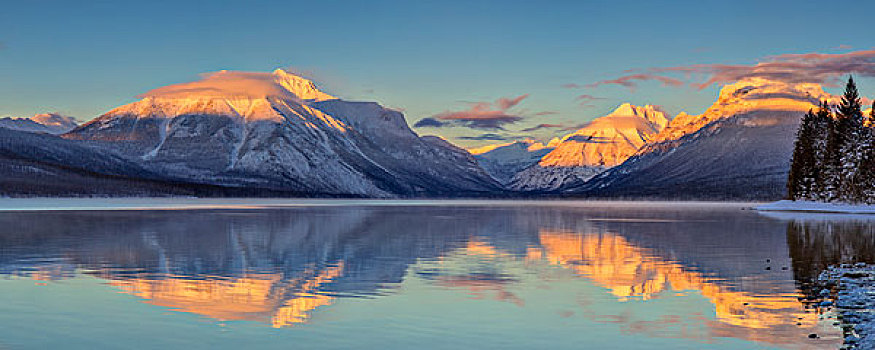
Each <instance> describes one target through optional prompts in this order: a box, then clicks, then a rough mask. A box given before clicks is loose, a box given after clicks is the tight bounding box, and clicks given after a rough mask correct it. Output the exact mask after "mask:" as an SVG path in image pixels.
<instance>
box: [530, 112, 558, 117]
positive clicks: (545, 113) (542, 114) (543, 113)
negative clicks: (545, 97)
mask: <svg viewBox="0 0 875 350" xmlns="http://www.w3.org/2000/svg"><path fill="white" fill-rule="evenodd" d="M554 114H559V112H556V111H543V112H538V113H535V115H536V116H539V117H540V116H544V115H554Z"/></svg>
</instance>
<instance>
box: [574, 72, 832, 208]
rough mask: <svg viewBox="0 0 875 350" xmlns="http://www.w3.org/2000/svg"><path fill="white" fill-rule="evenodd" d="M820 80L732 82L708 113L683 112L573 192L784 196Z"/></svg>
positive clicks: (820, 93) (817, 97)
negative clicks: (796, 145) (632, 152)
mask: <svg viewBox="0 0 875 350" xmlns="http://www.w3.org/2000/svg"><path fill="white" fill-rule="evenodd" d="M829 98H831V96H829V95H828V94H826V93H824V92H823V90H822V89H821V88H820V86H817V85H812V84H799V85H788V84H784V83H779V82H772V81H766V80H762V79H756V80H748V81H742V82H738V83H735V84H731V85H727V86H725V87H724V88H723V89H722V90H721V93H720V96H719V98H718V100H717V102H715V103H714V105H712V106H711V107H709V108H708V110H706V111H705V113H703V114H702V115H699V116H692V115H687V114H682V115H679V116H678V117H677V118H675V119H674V120H672V122H671V124H669V126H668V127H666V128H665V129H664V130H663V131H662V132H660V133H659V134H658V135H656V136H655V137H654V138H653V140H651V141H650V142H649V143H648V144H647V145H646V146H644V147H643V148H642V149H641V150H640V151H639V152H638V153H637V154H636V155H634V156H633V157H631V158H629V159H628V160H627V161H625V162H624V163H623V164H621V165H619V166H617V167H614V168H612V169H610V170H607V171H605V172H604V173H602V174H599V175H598V176H596V177H595V178H593V179H592V180H590V181H588V182H586V183H583V182H582V181H578V182H576V183H572V184H569V185H568V186H566V187H565V188H563V189H562V190H563V192H565V193H576V194H585V195H593V196H631V197H676V198H698V199H727V198H732V199H772V198H780V197H781V196H782V195H783V193H784V191H785V188H784V187H785V182H786V176H787V169H788V166H789V161H790V156H791V153H792V148H793V140H794V135H795V132H796V129H797V127H798V123H799V120H800V119H801V116H802V114H803V113H804V112H805V111H807V110H809V109H811V108H815V106H816V105H817V103H818V101H819V100H820V99H829Z"/></svg>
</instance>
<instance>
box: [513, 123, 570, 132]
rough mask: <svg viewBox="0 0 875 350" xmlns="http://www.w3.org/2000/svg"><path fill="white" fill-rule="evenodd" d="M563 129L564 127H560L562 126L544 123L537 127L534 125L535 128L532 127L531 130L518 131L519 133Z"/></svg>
mask: <svg viewBox="0 0 875 350" xmlns="http://www.w3.org/2000/svg"><path fill="white" fill-rule="evenodd" d="M563 127H565V126H564V125H562V124H547V123H544V124H538V125H535V126H533V127H531V128H525V129H522V130H520V131H521V132H532V131H537V130H541V129H555V128H563Z"/></svg>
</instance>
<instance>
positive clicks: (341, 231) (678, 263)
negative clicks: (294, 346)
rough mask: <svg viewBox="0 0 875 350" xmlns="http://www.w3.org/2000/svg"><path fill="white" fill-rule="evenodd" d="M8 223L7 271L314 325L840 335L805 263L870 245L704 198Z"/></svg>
mask: <svg viewBox="0 0 875 350" xmlns="http://www.w3.org/2000/svg"><path fill="white" fill-rule="evenodd" d="M715 223H719V224H716V225H715ZM0 227H4V231H5V232H7V234H4V235H2V236H0V273H2V274H3V275H4V276H6V278H5V280H7V281H10V279H11V280H12V281H15V280H23V279H24V278H28V279H34V280H36V283H38V284H39V285H38V286H32V288H37V287H52V286H58V287H57V288H63V286H64V285H65V284H67V283H70V282H65V281H77V280H81V279H83V278H84V279H88V278H96V279H98V280H100V281H102V282H101V283H102V285H103V286H105V287H104V289H105V292H110V293H111V292H116V293H120V295H122V296H124V297H126V298H130V300H131V302H132V303H136V302H138V301H139V302H141V303H143V304H144V305H147V306H148V307H149V308H158V309H166V310H173V311H176V312H177V313H178V314H179V315H196V316H197V317H200V318H203V319H205V320H208V321H210V322H208V323H215V324H220V325H224V326H225V327H228V326H232V327H233V325H235V324H239V323H241V322H242V323H243V324H247V323H255V324H259V325H266V326H270V327H275V328H293V329H297V328H298V327H300V326H303V325H305V324H306V325H307V329H308V330H314V332H316V331H315V330H318V329H319V327H328V326H329V325H330V324H336V323H337V322H348V323H354V322H353V321H351V320H348V318H350V319H353V320H354V319H356V317H355V316H351V315H353V314H351V313H353V312H354V310H369V311H367V313H368V314H372V317H381V316H380V315H381V313H382V312H389V313H391V314H392V316H391V317H392V319H393V320H396V321H397V322H401V323H411V324H413V323H416V322H434V323H433V324H430V325H431V326H429V327H432V326H433V327H438V328H440V327H458V330H456V331H455V332H457V333H464V332H465V327H474V326H473V325H468V324H467V323H466V322H469V321H465V318H461V319H457V318H455V317H456V316H454V315H461V314H460V313H461V312H463V311H465V310H467V311H465V312H474V313H485V314H488V315H489V317H490V318H495V317H500V318H501V319H506V320H509V321H508V322H523V321H522V319H523V316H524V315H528V316H526V317H534V318H544V317H546V318H545V319H541V320H540V321H539V322H540V324H543V325H544V326H545V327H548V326H550V325H554V322H571V320H577V321H575V322H582V323H584V324H590V325H591V327H609V328H610V329H613V330H614V331H616V332H623V333H629V334H634V335H635V336H640V337H643V338H642V339H658V338H665V337H668V338H681V339H688V340H689V341H693V342H705V343H715V342H716V343H720V342H723V341H727V340H726V339H734V340H737V341H752V342H754V343H757V344H770V345H769V346H788V345H790V346H791V347H806V346H826V345H829V344H833V343H835V342H836V341H839V339H840V331H839V330H838V329H836V328H835V327H832V326H831V324H832V322H831V320H830V319H829V315H828V314H821V313H820V312H821V311H823V310H816V309H812V308H807V307H806V304H804V303H803V301H800V299H803V297H804V294H803V292H805V288H806V287H805V286H804V285H803V284H804V283H807V281H806V280H805V278H803V276H802V275H805V276H811V275H812V274H815V273H817V272H818V271H819V269H821V268H822V267H823V266H824V263H825V262H826V261H827V260H828V261H829V262H830V263H832V262H835V261H843V259H845V258H848V257H849V256H852V257H870V258H871V257H872V254H871V249H870V248H871V245H865V244H864V245H860V244H855V243H853V242H857V241H866V238H860V237H859V233H860V232H862V231H860V230H861V228H860V227H861V225H860V224H859V223H857V224H844V223H822V222H821V223H810V222H807V221H806V222H802V221H798V220H796V221H793V220H789V221H788V220H786V219H783V218H767V217H763V216H760V215H758V214H756V213H751V212H746V211H740V210H738V207H732V206H729V207H726V206H725V205H722V206H721V205H702V204H696V205H695V206H693V205H687V206H684V205H682V204H678V205H675V206H650V205H648V204H637V205H631V206H625V207H623V206H622V205H612V204H604V205H600V206H598V207H595V206H589V207H587V206H583V207H575V206H571V205H568V204H541V205H534V204H526V205H524V206H523V205H519V204H507V203H505V204H500V203H496V204H495V205H489V206H477V205H472V206H470V207H459V206H456V207H442V206H425V207H416V206H388V207H330V206H329V207H310V208H303V207H302V208H296V209H276V210H260V211H256V210H223V211H208V210H201V211H169V212H160V211H145V212H144V211H138V212H133V211H131V212H124V211H119V212H104V213H101V214H99V215H98V214H96V213H91V212H70V213H63V212H58V213H53V214H52V215H51V216H46V215H45V214H44V213H3V214H0ZM823 227H827V228H826V229H822V228H823ZM862 227H870V228H871V226H862ZM863 231H865V233H866V234H867V235H868V236H866V237H868V239H869V240H871V238H872V237H873V235H875V233H873V232H872V230H871V229H863ZM730 233H732V234H730ZM811 252H818V254H810V253H811ZM812 256H813V257H817V256H821V257H823V258H822V259H820V258H808V257H812ZM803 257H805V258H803ZM821 260H823V261H821ZM767 268H768V269H767ZM0 283H3V282H2V280H0ZM395 303H397V304H395ZM400 305H404V306H403V307H402V306H400ZM703 305H704V306H705V307H702V306H703ZM362 308H363V309H362ZM384 310H386V311H384ZM390 310H391V311H390ZM131 312H134V311H131ZM545 315H546V316H545ZM824 316H826V317H824ZM0 322H3V321H2V319H0ZM344 324H346V323H344ZM554 326H555V325H554ZM554 326H550V327H554ZM347 327H353V326H350V325H347ZM362 327H364V326H362ZM480 327H487V328H486V329H488V327H489V326H482V325H481V326H480ZM495 327H499V326H498V325H495ZM529 327H534V326H533V325H531V324H529ZM353 328H354V329H359V330H361V329H360V328H355V327H353ZM584 328H585V327H584ZM453 329H456V328H453ZM810 333H817V334H819V335H820V338H819V339H817V340H816V343H812V342H813V341H814V340H811V339H808V337H807V335H808V334H810ZM839 342H840V341H839ZM793 344H795V345H793Z"/></svg>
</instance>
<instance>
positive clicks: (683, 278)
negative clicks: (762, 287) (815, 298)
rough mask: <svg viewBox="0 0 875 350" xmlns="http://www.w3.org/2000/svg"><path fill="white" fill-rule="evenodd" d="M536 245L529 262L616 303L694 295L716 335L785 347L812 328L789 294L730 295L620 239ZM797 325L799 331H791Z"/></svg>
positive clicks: (553, 235) (549, 236) (558, 239)
mask: <svg viewBox="0 0 875 350" xmlns="http://www.w3.org/2000/svg"><path fill="white" fill-rule="evenodd" d="M540 239H541V243H542V247H541V248H540V249H533V250H532V251H531V252H530V255H529V257H530V258H532V259H538V260H541V259H546V260H547V261H548V262H550V263H552V264H557V265H560V266H564V267H567V268H570V269H572V270H573V271H575V272H576V273H577V274H579V275H580V276H582V277H585V278H588V279H590V280H592V281H593V282H595V283H596V284H598V285H600V286H603V287H605V288H607V289H609V290H610V292H611V294H613V295H614V296H616V297H617V298H619V299H620V300H625V299H628V298H630V297H639V298H643V299H645V300H646V299H650V298H654V297H657V296H658V295H659V294H660V293H663V292H667V291H685V290H695V291H698V292H699V293H701V295H702V296H703V297H705V298H707V299H708V300H709V301H710V302H711V303H712V304H714V306H715V311H716V317H717V322H716V323H714V324H712V325H711V326H712V327H711V328H712V332H714V333H715V334H718V335H722V336H726V335H729V336H735V337H742V338H746V339H751V340H757V341H766V342H772V343H787V342H795V341H798V340H801V339H802V338H801V337H798V334H797V333H796V332H793V329H794V328H797V327H798V328H811V327H814V326H815V325H816V323H817V315H816V314H814V313H806V312H804V309H803V305H802V304H801V303H800V302H799V301H798V299H797V296H798V295H796V294H794V293H780V292H776V293H773V294H771V295H769V294H765V295H763V294H759V293H755V292H753V293H752V292H750V291H744V290H736V289H735V288H731V287H729V286H726V285H722V284H721V283H720V282H722V281H721V280H719V279H715V278H710V277H708V276H706V275H703V274H702V273H701V272H698V271H695V270H693V269H690V268H689V267H686V266H683V265H681V264H679V263H677V262H675V261H671V260H666V259H664V258H661V257H659V256H657V255H655V254H654V251H653V250H651V249H647V248H642V247H638V246H635V245H633V244H631V243H630V242H629V241H627V240H626V239H625V238H624V237H623V236H621V235H617V234H612V233H604V234H589V235H579V234H571V233H563V232H551V231H543V232H541V235H540ZM756 282H757V281H755V280H749V281H748V283H756ZM797 322H798V323H800V325H798V326H796V325H795V324H796V323H797ZM788 331H789V332H788Z"/></svg>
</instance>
